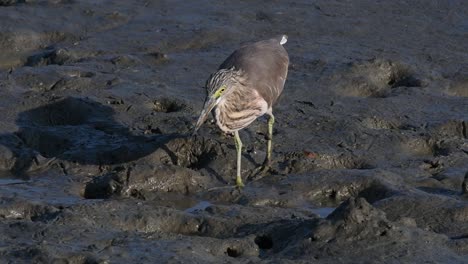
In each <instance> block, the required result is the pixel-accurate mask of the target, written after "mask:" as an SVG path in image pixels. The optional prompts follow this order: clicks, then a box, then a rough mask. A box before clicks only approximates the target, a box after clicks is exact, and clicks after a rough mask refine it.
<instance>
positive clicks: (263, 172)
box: [249, 164, 273, 181]
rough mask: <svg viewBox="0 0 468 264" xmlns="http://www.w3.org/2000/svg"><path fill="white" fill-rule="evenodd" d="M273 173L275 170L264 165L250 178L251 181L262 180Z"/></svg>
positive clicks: (254, 171)
mask: <svg viewBox="0 0 468 264" xmlns="http://www.w3.org/2000/svg"><path fill="white" fill-rule="evenodd" d="M269 173H273V169H272V168H271V166H270V165H268V164H263V165H262V166H260V167H257V168H256V169H254V170H253V171H252V173H251V174H250V176H249V179H250V180H251V181H255V180H260V179H261V178H263V177H265V176H266V175H267V174H269Z"/></svg>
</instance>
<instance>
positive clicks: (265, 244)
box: [255, 236, 273, 249]
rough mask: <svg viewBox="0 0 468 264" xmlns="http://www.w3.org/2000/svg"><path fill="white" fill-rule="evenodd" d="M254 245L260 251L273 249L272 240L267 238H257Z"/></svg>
mask: <svg viewBox="0 0 468 264" xmlns="http://www.w3.org/2000/svg"><path fill="white" fill-rule="evenodd" d="M255 244H257V245H258V247H259V248H260V249H271V248H273V240H272V239H271V237H269V236H257V237H256V238H255Z"/></svg>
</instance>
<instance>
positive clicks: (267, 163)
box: [251, 114, 275, 177]
mask: <svg viewBox="0 0 468 264" xmlns="http://www.w3.org/2000/svg"><path fill="white" fill-rule="evenodd" d="M274 123H275V117H274V116H273V114H269V118H268V134H267V136H266V139H267V153H266V156H265V160H264V161H263V164H262V166H260V167H258V168H257V169H255V171H254V172H253V173H252V176H251V177H258V176H261V175H264V174H265V173H266V172H268V171H269V170H270V165H271V153H272V149H273V148H272V140H273V124H274Z"/></svg>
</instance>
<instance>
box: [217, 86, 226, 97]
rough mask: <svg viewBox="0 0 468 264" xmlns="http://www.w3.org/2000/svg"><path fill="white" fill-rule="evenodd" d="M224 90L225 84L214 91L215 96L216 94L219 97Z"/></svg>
mask: <svg viewBox="0 0 468 264" xmlns="http://www.w3.org/2000/svg"><path fill="white" fill-rule="evenodd" d="M225 90H226V86H223V87H221V88H219V89H218V90H217V91H216V93H215V96H216V97H220V96H221V95H222V94H223V93H224V91H225Z"/></svg>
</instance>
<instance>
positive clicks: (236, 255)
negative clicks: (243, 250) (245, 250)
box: [226, 248, 241, 258]
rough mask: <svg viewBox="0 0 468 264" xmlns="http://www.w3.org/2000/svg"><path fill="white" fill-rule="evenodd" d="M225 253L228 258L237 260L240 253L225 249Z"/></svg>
mask: <svg viewBox="0 0 468 264" xmlns="http://www.w3.org/2000/svg"><path fill="white" fill-rule="evenodd" d="M226 253H227V254H228V256H230V257H233V258H237V257H239V256H240V255H241V254H240V252H239V251H238V250H237V249H235V248H227V249H226Z"/></svg>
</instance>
